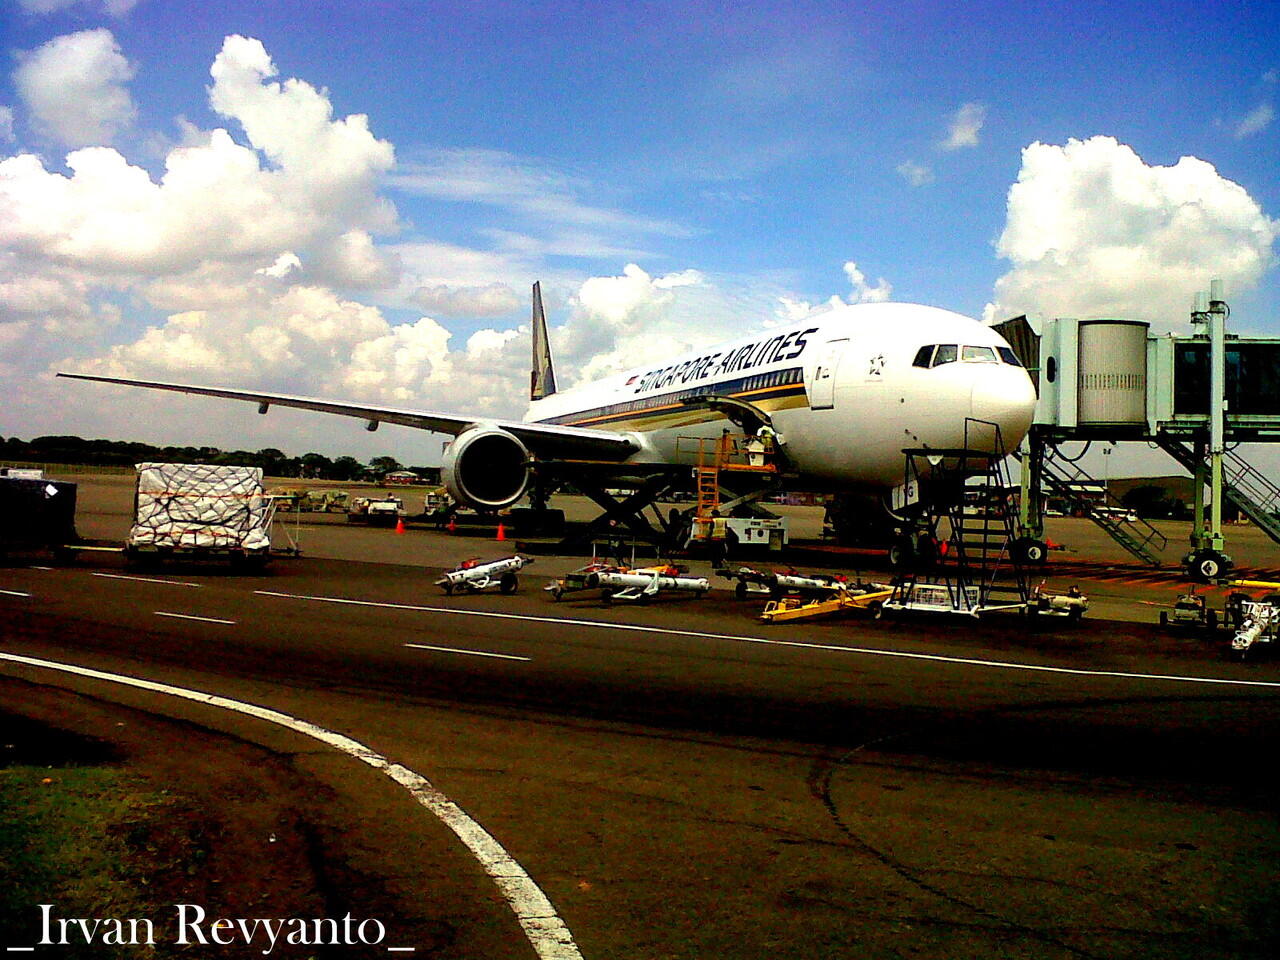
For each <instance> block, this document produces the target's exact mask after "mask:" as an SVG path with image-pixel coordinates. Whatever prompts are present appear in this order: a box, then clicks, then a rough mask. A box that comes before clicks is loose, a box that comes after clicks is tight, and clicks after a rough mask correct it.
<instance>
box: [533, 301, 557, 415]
mask: <svg viewBox="0 0 1280 960" xmlns="http://www.w3.org/2000/svg"><path fill="white" fill-rule="evenodd" d="M555 392H556V372H555V369H554V368H553V367H552V366H551V341H550V340H548V339H547V315H546V313H544V312H543V310H542V284H541V283H535V284H534V285H533V368H532V370H531V371H530V377H529V399H530V400H541V399H542V398H543V397H549V396H551V394H553V393H555Z"/></svg>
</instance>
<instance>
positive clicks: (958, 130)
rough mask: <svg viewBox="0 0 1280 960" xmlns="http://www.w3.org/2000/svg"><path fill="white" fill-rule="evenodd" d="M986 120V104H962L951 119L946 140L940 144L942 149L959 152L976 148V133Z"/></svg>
mask: <svg viewBox="0 0 1280 960" xmlns="http://www.w3.org/2000/svg"><path fill="white" fill-rule="evenodd" d="M986 120H987V107H986V104H983V103H966V104H963V105H962V106H961V107H960V109H959V110H957V111H956V112H955V113H954V114H953V115H952V117H951V123H950V125H949V126H948V128H947V139H946V140H944V141H942V144H941V146H942V149H943V150H959V149H961V148H963V147H976V146H977V145H978V133H979V132H980V131H981V130H982V125H983V124H984V123H986Z"/></svg>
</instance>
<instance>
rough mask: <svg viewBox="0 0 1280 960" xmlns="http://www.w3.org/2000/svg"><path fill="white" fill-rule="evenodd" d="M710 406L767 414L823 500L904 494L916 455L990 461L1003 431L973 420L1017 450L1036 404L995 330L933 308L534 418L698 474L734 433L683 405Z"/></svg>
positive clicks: (683, 370) (854, 313)
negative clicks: (828, 494)
mask: <svg viewBox="0 0 1280 960" xmlns="http://www.w3.org/2000/svg"><path fill="white" fill-rule="evenodd" d="M926 348H935V349H926ZM966 348H968V349H966ZM952 354H954V359H950V358H951V356H952ZM922 361H923V363H922ZM707 395H713V396H721V397H725V396H727V397H733V398H736V399H739V400H743V401H747V402H749V403H752V404H753V405H755V406H756V407H758V408H759V409H760V410H762V411H764V412H765V413H767V414H768V415H769V417H770V418H771V420H772V423H773V426H774V428H775V429H776V430H777V432H778V435H779V441H780V443H781V445H782V447H783V449H784V450H785V452H786V455H787V458H788V459H789V461H790V463H791V464H792V466H793V467H794V468H795V469H796V470H797V471H798V472H799V474H800V476H801V480H802V482H804V483H806V484H807V485H808V486H809V487H810V488H812V489H845V488H857V487H863V488H867V487H871V488H885V487H892V486H895V485H897V484H900V483H902V481H903V471H904V454H903V450H904V449H907V448H923V447H928V448H932V449H958V448H962V447H968V448H969V449H992V447H993V437H994V431H993V430H992V429H991V427H989V426H983V425H982V424H978V423H974V422H973V421H982V422H984V423H987V424H990V423H994V424H997V425H998V426H999V428H1000V442H1001V445H1002V448H1003V450H1004V451H1006V452H1011V451H1013V450H1014V449H1016V447H1017V445H1018V444H1019V443H1020V442H1021V440H1022V438H1023V436H1024V435H1025V433H1026V432H1027V429H1028V427H1029V426H1030V423H1031V418H1032V412H1033V410H1034V407H1035V399H1036V398H1035V388H1034V386H1033V384H1032V382H1031V378H1030V377H1029V376H1028V375H1027V371H1026V370H1025V369H1024V368H1023V367H1022V366H1020V365H1018V364H1017V361H1016V360H1014V359H1013V354H1012V351H1011V350H1010V349H1009V345H1008V344H1007V342H1006V341H1005V340H1004V339H1003V338H1002V337H1001V336H1000V335H999V334H998V333H996V332H995V331H994V330H992V329H991V328H989V327H987V326H984V325H983V324H981V323H978V322H977V321H975V320H972V319H970V318H968V317H964V316H961V315H960V314H956V313H951V312H950V311H946V310H940V309H938V308H936V307H926V306H919V305H916V304H906V303H868V304H857V305H852V306H845V307H840V308H836V309H834V310H831V311H829V312H827V313H824V314H820V315H818V316H817V317H814V318H811V319H809V320H806V321H803V322H800V323H795V324H788V325H786V326H779V327H775V328H771V329H768V330H765V331H763V332H761V333H759V334H756V335H754V336H750V337H743V338H740V339H737V340H733V341H730V342H728V343H725V344H721V345H717V346H714V347H709V348H707V349H705V350H701V351H696V352H692V353H689V354H686V355H683V356H681V357H677V358H673V359H671V360H669V361H666V362H664V363H661V364H652V365H648V366H644V367H637V368H634V369H632V370H628V371H626V372H624V373H620V374H617V375H616V376H611V377H608V378H605V379H603V380H599V381H596V382H594V383H591V384H585V385H583V386H580V387H575V388H572V389H569V390H564V391H561V392H559V393H555V394H552V395H551V396H549V397H546V398H545V399H542V400H538V401H535V402H533V403H532V404H531V405H530V407H529V410H528V413H527V414H526V420H528V421H530V422H541V423H558V424H568V425H573V426H582V427H595V428H598V429H609V430H617V431H621V432H626V433H628V434H629V435H631V436H633V437H634V438H635V439H636V441H637V442H638V443H639V444H640V445H641V449H640V451H639V452H638V453H636V454H635V455H634V456H633V457H632V462H636V463H654V462H665V463H672V462H675V463H685V462H687V463H693V462H694V461H695V459H696V457H697V443H696V438H712V437H717V436H719V435H720V433H721V432H722V431H723V430H724V428H726V427H729V426H731V425H730V424H729V422H728V421H727V420H726V419H725V418H724V416H723V415H722V414H720V413H717V412H715V411H714V410H711V409H708V408H707V407H706V406H705V405H697V404H695V405H693V406H689V405H688V404H687V402H686V401H687V400H689V399H692V398H696V397H698V396H707ZM966 431H967V433H966Z"/></svg>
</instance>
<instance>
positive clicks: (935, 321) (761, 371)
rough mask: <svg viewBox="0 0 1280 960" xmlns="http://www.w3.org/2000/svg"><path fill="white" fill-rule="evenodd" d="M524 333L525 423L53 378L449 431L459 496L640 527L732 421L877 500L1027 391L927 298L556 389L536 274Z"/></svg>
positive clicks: (1022, 416)
mask: <svg viewBox="0 0 1280 960" xmlns="http://www.w3.org/2000/svg"><path fill="white" fill-rule="evenodd" d="M532 327H533V338H532V339H533V365H532V370H531V377H530V403H529V407H528V410H527V411H526V413H525V415H524V418H523V419H521V420H504V419H500V418H493V417H468V416H461V415H457V414H451V413H438V412H429V411H418V410H409V409H402V408H398V407H386V406H378V405H373V404H364V403H344V402H340V401H335V400H327V399H323V398H317V397H299V396H291V395H287V394H279V393H268V392H263V391H248V390H233V389H226V388H221V387H207V386H196V385H189V384H177V383H165V382H157V381H148V380H131V379H124V378H117V377H101V376H91V375H86V374H71V373H60V374H58V376H60V377H68V378H71V379H77V380H91V381H97V382H101V383H111V384H123V385H128V386H135V387H144V388H148V389H153V390H169V391H176V392H179V393H187V394H195V395H199V396H209V397H219V398H226V399H232V400H244V401H249V402H251V403H256V404H258V412H259V413H266V412H267V410H268V409H269V408H270V407H271V406H273V405H275V406H282V407H296V408H300V409H303V410H314V411H318V412H321V413H331V414H337V415H340V416H347V417H354V418H358V419H362V420H364V421H366V428H367V429H369V430H376V429H377V427H378V425H379V424H380V423H394V424H400V425H403V426H407V427H414V428H417V429H422V430H429V431H433V432H437V433H444V434H450V435H452V436H453V438H454V439H453V440H452V441H451V442H450V443H449V445H448V447H447V449H446V451H445V453H444V457H443V463H442V468H441V469H442V477H443V480H444V482H445V485H446V487H447V488H448V490H449V493H450V494H451V495H452V497H453V498H454V500H455V501H456V502H457V503H459V504H462V505H465V506H469V507H473V508H475V509H477V510H478V511H480V512H496V511H498V510H502V509H505V508H508V507H511V506H513V505H515V504H517V503H519V502H520V501H521V500H522V499H523V498H524V497H525V496H526V495H528V496H529V497H530V499H531V502H533V503H534V504H535V505H545V501H546V497H547V495H548V491H550V490H553V489H555V488H556V486H557V485H559V484H561V483H564V482H566V481H569V482H572V483H573V485H574V486H575V487H577V488H578V489H580V490H582V491H583V492H584V493H586V494H588V496H591V497H592V498H593V499H594V500H596V501H597V502H598V503H599V504H600V505H601V506H602V507H604V508H605V511H606V514H605V515H602V518H600V519H601V520H603V519H604V518H605V516H609V517H614V518H618V519H620V520H621V521H623V522H625V523H627V524H628V525H630V526H631V527H632V528H633V529H635V530H637V532H639V531H640V530H642V529H643V530H646V531H649V532H652V528H651V527H650V526H649V525H648V522H647V521H646V520H643V518H642V517H640V515H639V511H640V510H643V509H644V508H646V507H647V506H648V504H649V503H651V502H653V500H654V499H656V498H657V496H658V495H660V494H662V493H665V492H667V491H669V490H671V489H673V488H676V487H678V486H680V485H681V484H685V485H687V484H688V482H689V478H690V476H691V473H692V470H691V468H692V467H693V466H695V465H697V461H698V457H699V452H698V449H697V447H698V444H697V441H699V440H701V441H704V442H713V441H715V440H716V439H717V438H719V437H721V435H722V434H723V433H724V432H725V431H726V430H730V429H731V428H737V429H740V430H741V431H742V432H743V433H746V434H748V435H764V434H767V435H769V436H770V438H771V440H772V442H773V445H774V447H775V448H776V450H777V454H778V458H779V460H780V461H781V462H782V463H784V464H785V466H786V472H787V482H788V487H789V489H794V490H805V491H811V492H815V493H824V492H830V493H836V494H841V495H845V496H848V497H853V498H871V499H876V498H879V499H881V500H882V502H883V495H884V494H885V493H886V492H887V491H892V490H893V489H894V488H899V487H901V486H902V485H903V483H904V464H905V456H906V455H905V454H904V450H906V449H916V450H922V449H926V448H928V449H932V450H940V451H941V450H958V449H962V448H968V449H971V450H984V451H986V452H989V453H993V454H994V453H1005V452H1011V451H1013V450H1014V449H1016V447H1017V445H1018V444H1019V443H1020V442H1021V441H1022V438H1023V436H1024V435H1025V434H1026V432H1027V430H1028V429H1029V427H1030V424H1031V420H1032V415H1033V411H1034V408H1035V402H1036V391H1035V387H1034V385H1033V383H1032V381H1031V378H1030V376H1029V375H1028V372H1027V370H1026V369H1025V368H1024V367H1023V366H1022V364H1021V363H1020V362H1019V360H1018V358H1017V357H1016V356H1015V354H1014V352H1013V350H1012V349H1011V348H1010V346H1009V344H1008V342H1007V341H1006V340H1005V339H1004V338H1003V337H1001V336H1000V334H999V333H997V332H996V331H995V330H993V329H992V328H990V327H987V326H985V325H983V324H981V323H979V322H978V321H976V320H973V319H971V318H969V317H965V316H962V315H960V314H957V313H953V312H950V311H948V310H943V309H939V308H936V307H929V306H923V305H919V304H910V303H860V304H851V305H845V306H841V307H836V308H834V309H831V310H829V311H827V312H825V313H822V314H819V315H817V316H813V317H810V318H808V319H805V320H803V321H800V322H795V323H789V324H785V325H780V326H776V327H771V328H768V329H766V330H763V331H760V332H758V333H754V334H751V335H749V336H743V337H739V338H737V339H735V340H731V341H729V342H726V343H723V344H719V345H717V346H712V347H707V348H705V349H702V350H698V351H694V352H690V353H687V354H685V355H683V356H679V357H673V358H671V359H670V360H668V361H666V362H663V363H654V364H648V365H645V366H642V367H635V368H633V369H631V370H627V371H624V372H622V373H617V374H614V375H611V376H608V377H605V378H603V379H600V380H596V381H594V382H591V383H585V384H581V385H578V386H574V387H571V388H568V389H564V390H560V389H557V386H556V380H555V372H554V367H553V364H552V359H551V350H550V345H549V341H548V337H547V328H546V316H545V312H544V310H543V306H542V295H541V288H540V285H539V284H536V283H535V284H534V287H533V323H532ZM976 424H985V425H987V429H986V430H975V425H976ZM992 425H994V427H993V426H992ZM995 428H998V430H997V429H995ZM997 446H998V447H999V449H997ZM626 483H630V484H631V485H632V486H633V487H636V488H637V489H636V490H635V492H634V493H632V494H631V495H629V496H626V497H625V498H623V499H622V500H618V499H617V498H616V496H614V495H611V494H609V493H608V491H607V489H606V484H609V485H610V486H613V487H617V486H622V485H624V484H626ZM747 499H749V498H747ZM882 512H883V511H870V514H875V515H876V516H879V514H880V513H882ZM846 513H848V514H850V515H855V516H856V515H859V514H862V515H869V514H868V512H867V511H864V510H860V509H854V510H851V511H846ZM659 519H661V518H659Z"/></svg>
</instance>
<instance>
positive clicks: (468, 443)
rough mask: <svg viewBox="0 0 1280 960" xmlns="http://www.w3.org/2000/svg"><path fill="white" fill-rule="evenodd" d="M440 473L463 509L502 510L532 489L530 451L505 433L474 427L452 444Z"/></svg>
mask: <svg viewBox="0 0 1280 960" xmlns="http://www.w3.org/2000/svg"><path fill="white" fill-rule="evenodd" d="M440 473H441V476H442V477H443V479H444V485H445V488H446V489H448V491H449V495H450V496H451V497H453V499H454V500H456V501H457V502H458V503H460V504H462V505H463V506H467V507H473V508H475V509H476V510H481V511H485V512H488V511H491V510H502V509H503V508H505V507H509V506H511V505H512V504H513V503H516V502H517V501H519V499H520V498H521V497H523V496H524V491H525V489H526V488H527V487H528V486H529V451H528V450H527V449H525V445H524V444H523V443H521V442H520V438H519V437H517V436H516V435H515V434H513V433H508V432H507V431H506V430H502V429H500V428H498V427H487V426H483V425H482V426H477V427H471V428H470V429H469V430H464V431H463V432H462V433H460V434H458V436H457V437H455V438H454V440H453V442H452V443H451V444H449V447H448V449H447V450H445V452H444V460H443V462H442V463H441V467H440Z"/></svg>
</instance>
